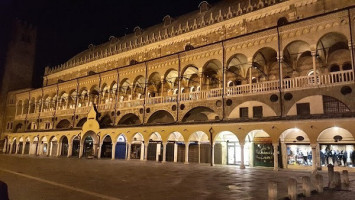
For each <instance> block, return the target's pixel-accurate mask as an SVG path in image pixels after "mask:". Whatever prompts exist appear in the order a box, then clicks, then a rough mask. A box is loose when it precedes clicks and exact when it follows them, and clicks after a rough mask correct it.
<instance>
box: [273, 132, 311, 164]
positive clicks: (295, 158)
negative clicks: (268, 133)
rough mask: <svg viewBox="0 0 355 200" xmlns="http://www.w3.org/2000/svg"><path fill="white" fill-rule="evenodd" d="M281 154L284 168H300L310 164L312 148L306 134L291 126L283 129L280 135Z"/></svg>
mask: <svg viewBox="0 0 355 200" xmlns="http://www.w3.org/2000/svg"><path fill="white" fill-rule="evenodd" d="M280 140H281V155H282V165H283V167H284V168H300V167H307V166H312V165H313V163H312V148H311V145H310V141H309V138H308V136H307V134H306V133H305V132H304V131H302V130H300V129H298V128H292V129H287V130H286V131H284V132H283V133H282V134H281V136H280Z"/></svg>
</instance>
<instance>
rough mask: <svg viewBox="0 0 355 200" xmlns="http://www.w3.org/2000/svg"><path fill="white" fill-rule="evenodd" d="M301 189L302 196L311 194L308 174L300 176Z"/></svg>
mask: <svg viewBox="0 0 355 200" xmlns="http://www.w3.org/2000/svg"><path fill="white" fill-rule="evenodd" d="M302 190H303V195H304V196H306V197H310V196H311V178H309V177H308V176H303V177H302Z"/></svg>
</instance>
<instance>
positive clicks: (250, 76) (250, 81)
mask: <svg viewBox="0 0 355 200" xmlns="http://www.w3.org/2000/svg"><path fill="white" fill-rule="evenodd" d="M252 68H253V66H252V65H251V66H249V92H250V93H251V92H252V88H251V87H252V86H251V84H252V83H253V80H252V74H251V69H252Z"/></svg>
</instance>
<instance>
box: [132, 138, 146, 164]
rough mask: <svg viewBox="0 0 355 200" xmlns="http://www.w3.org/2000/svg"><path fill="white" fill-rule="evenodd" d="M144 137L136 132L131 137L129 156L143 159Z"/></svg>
mask: <svg viewBox="0 0 355 200" xmlns="http://www.w3.org/2000/svg"><path fill="white" fill-rule="evenodd" d="M143 143H144V137H143V135H142V134H141V133H136V134H134V135H133V136H132V139H131V149H130V155H129V156H130V158H131V159H141V160H142V159H143V157H144V145H143Z"/></svg>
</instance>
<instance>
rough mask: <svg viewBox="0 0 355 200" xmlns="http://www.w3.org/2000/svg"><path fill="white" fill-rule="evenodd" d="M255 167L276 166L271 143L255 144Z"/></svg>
mask: <svg viewBox="0 0 355 200" xmlns="http://www.w3.org/2000/svg"><path fill="white" fill-rule="evenodd" d="M254 165H255V166H265V167H272V166H274V150H273V146H272V144H271V143H259V144H257V143H254Z"/></svg>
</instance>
